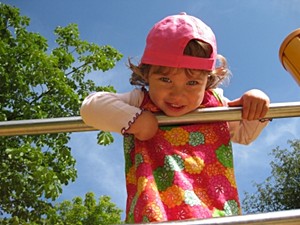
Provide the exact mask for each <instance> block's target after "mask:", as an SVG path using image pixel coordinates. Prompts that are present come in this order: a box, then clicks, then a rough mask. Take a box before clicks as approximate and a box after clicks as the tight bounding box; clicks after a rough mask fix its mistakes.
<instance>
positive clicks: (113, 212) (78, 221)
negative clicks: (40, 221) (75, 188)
mask: <svg viewBox="0 0 300 225" xmlns="http://www.w3.org/2000/svg"><path fill="white" fill-rule="evenodd" d="M121 212H122V210H120V209H118V208H117V207H116V205H115V204H114V203H112V202H111V201H110V197H108V196H101V197H100V198H99V202H98V203H97V202H96V200H95V196H94V194H93V193H91V192H89V193H87V194H86V195H85V200H84V201H83V200H82V198H80V197H76V198H73V200H72V202H70V201H68V200H65V201H63V202H62V203H59V204H57V205H55V208H54V209H53V210H52V215H49V218H47V219H46V220H45V222H44V224H45V225H48V224H49V225H54V224H55V225H99V224H121V223H122V221H121Z"/></svg>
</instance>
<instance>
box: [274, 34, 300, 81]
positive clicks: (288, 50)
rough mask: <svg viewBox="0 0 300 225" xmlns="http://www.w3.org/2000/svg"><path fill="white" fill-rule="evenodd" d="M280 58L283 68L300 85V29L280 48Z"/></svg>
mask: <svg viewBox="0 0 300 225" xmlns="http://www.w3.org/2000/svg"><path fill="white" fill-rule="evenodd" d="M279 58H280V61H281V64H282V65H283V67H284V68H285V69H286V70H287V71H288V72H289V73H290V74H291V75H292V76H293V77H294V79H295V80H296V81H297V83H298V85H300V28H299V29H297V30H294V31H293V32H292V33H290V34H289V35H288V36H287V37H286V38H285V39H284V41H283V42H282V44H281V46H280V50H279Z"/></svg>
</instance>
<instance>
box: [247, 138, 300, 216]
mask: <svg viewBox="0 0 300 225" xmlns="http://www.w3.org/2000/svg"><path fill="white" fill-rule="evenodd" d="M288 143H289V144H290V147H291V149H289V150H288V149H279V147H277V148H276V149H273V151H272V153H271V155H272V156H273V157H274V160H273V161H272V162H271V163H270V165H271V167H272V172H271V173H272V175H271V176H269V177H267V178H266V180H265V181H264V182H263V183H260V184H257V183H254V186H255V187H256V189H257V192H256V193H255V194H249V193H245V196H246V197H245V199H244V200H243V205H244V207H243V208H244V209H245V211H247V212H248V213H257V212H272V211H279V210H289V209H299V208H300V167H299V165H300V140H293V141H292V140H290V141H288Z"/></svg>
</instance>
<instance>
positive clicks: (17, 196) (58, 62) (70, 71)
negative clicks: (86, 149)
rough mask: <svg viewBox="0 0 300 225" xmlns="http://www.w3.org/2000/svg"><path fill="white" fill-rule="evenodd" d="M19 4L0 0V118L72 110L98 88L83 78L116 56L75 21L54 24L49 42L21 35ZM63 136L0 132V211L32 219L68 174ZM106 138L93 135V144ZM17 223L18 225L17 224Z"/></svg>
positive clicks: (24, 23) (23, 20) (72, 175)
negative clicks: (89, 37)
mask: <svg viewBox="0 0 300 225" xmlns="http://www.w3.org/2000/svg"><path fill="white" fill-rule="evenodd" d="M29 23H30V20H29V18H28V17H26V16H21V15H20V11H19V9H17V8H15V7H12V6H9V5H5V4H2V3H0V121H9V120H23V119H41V118H55V117H68V116H77V115H79V108H80V104H81V102H82V100H83V99H84V98H85V97H86V96H87V95H88V93H90V92H93V91H101V90H106V91H115V90H114V88H113V87H111V86H107V87H99V86H96V85H95V83H94V82H93V81H91V80H89V79H87V78H85V75H86V74H88V73H90V72H92V71H97V70H101V71H106V70H109V69H111V68H113V67H114V66H115V63H116V62H117V61H118V60H120V59H121V57H122V55H121V54H120V53H119V52H118V51H117V50H116V49H114V48H112V47H111V46H108V45H106V46H98V45H96V44H94V43H89V42H87V41H84V40H81V39H80V37H79V30H78V27H77V25H76V24H70V25H68V26H66V27H57V28H56V29H55V31H54V33H55V35H56V36H57V38H56V43H57V46H56V47H55V48H53V49H52V50H51V49H48V44H47V40H46V39H45V38H44V37H42V36H41V35H40V34H38V33H34V32H29V31H28V30H27V27H28V26H29ZM69 139H70V134H69V133H58V134H46V135H23V136H13V137H0V160H1V161H0V196H1V198H0V215H1V214H2V215H3V214H4V213H5V214H8V215H10V216H12V217H13V218H16V219H17V220H19V221H22V223H23V224H25V222H26V221H36V222H38V221H40V220H41V217H42V215H45V214H46V213H47V212H48V211H49V210H51V208H52V203H51V201H53V200H55V199H56V198H57V197H58V196H59V195H60V194H61V192H62V185H67V184H68V183H69V182H70V181H75V179H76V176H77V175H76V174H77V173H76V169H75V167H74V166H75V159H74V158H73V157H72V155H71V149H70V147H68V145H67V143H68V141H69ZM109 141H111V139H110V136H109V134H107V133H101V134H100V141H99V142H100V143H103V144H107V143H108V142H109ZM20 223H21V222H20Z"/></svg>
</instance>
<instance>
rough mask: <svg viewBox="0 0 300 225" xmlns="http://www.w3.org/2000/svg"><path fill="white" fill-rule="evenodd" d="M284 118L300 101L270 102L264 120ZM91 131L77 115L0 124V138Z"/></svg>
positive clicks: (235, 114)
mask: <svg viewBox="0 0 300 225" xmlns="http://www.w3.org/2000/svg"><path fill="white" fill-rule="evenodd" d="M241 112H242V108H241V107H213V108H204V109H198V110H196V111H194V112H191V113H189V114H186V115H184V116H181V117H168V116H165V115H162V114H157V115H156V117H157V120H158V123H159V124H160V125H171V124H186V123H195V122H210V121H237V120H241ZM286 117H300V102H288V103H272V104H270V109H269V111H268V113H267V115H266V117H265V119H275V118H286ZM103 119H105V118H103ZM93 130H96V129H95V128H93V127H90V126H87V125H86V124H84V122H83V121H82V119H81V117H80V116H75V117H62V118H51V119H32V120H15V121H4V122H0V136H16V135H25V134H46V133H62V132H82V131H93Z"/></svg>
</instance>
